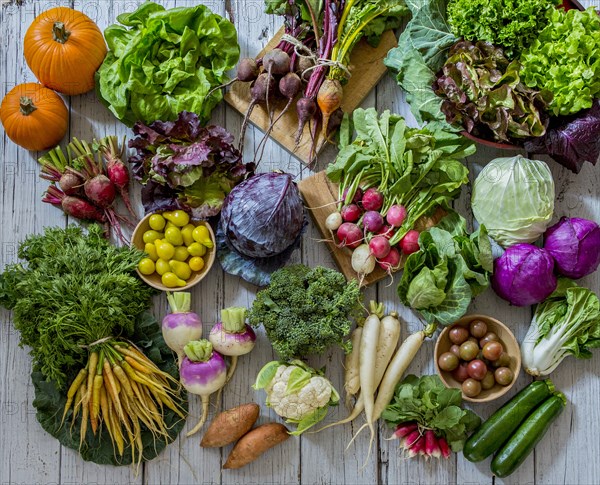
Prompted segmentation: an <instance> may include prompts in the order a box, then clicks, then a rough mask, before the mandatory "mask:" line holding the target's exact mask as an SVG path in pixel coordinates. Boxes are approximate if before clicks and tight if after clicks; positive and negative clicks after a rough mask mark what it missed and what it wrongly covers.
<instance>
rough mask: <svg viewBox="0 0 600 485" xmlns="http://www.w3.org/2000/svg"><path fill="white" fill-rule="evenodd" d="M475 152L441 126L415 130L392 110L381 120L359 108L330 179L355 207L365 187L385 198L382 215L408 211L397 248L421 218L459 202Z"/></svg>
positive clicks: (346, 127)
mask: <svg viewBox="0 0 600 485" xmlns="http://www.w3.org/2000/svg"><path fill="white" fill-rule="evenodd" d="M353 136H354V140H352V137H353ZM474 152H475V145H474V144H473V143H472V142H470V141H469V140H467V139H466V138H464V137H462V136H461V135H459V134H457V133H452V132H448V131H446V130H445V126H441V125H440V124H439V123H430V124H429V125H427V127H425V128H423V129H418V128H409V127H407V126H406V122H405V120H404V118H402V117H401V116H399V115H395V114H391V113H390V112H389V111H387V110H386V111H384V112H383V113H382V114H381V115H379V113H377V111H376V110H375V109H374V108H369V109H360V108H359V109H356V110H354V112H353V114H352V120H350V118H349V117H345V118H344V121H343V122H342V126H341V128H340V152H339V153H338V156H337V158H336V160H335V162H334V163H332V164H330V165H329V166H328V167H327V176H328V177H329V179H330V180H331V181H332V182H334V183H337V184H339V191H340V199H341V197H342V195H343V194H344V193H346V190H347V193H346V200H347V201H349V200H352V198H353V197H354V194H355V193H356V190H357V188H358V187H359V186H360V187H361V188H362V189H363V190H366V189H368V188H370V187H376V188H377V189H378V190H379V191H381V193H382V194H383V196H384V206H383V208H382V209H381V214H382V215H384V216H385V215H386V213H387V211H388V209H389V208H390V207H391V206H392V205H394V204H399V205H403V206H404V207H405V208H406V210H407V213H408V217H407V218H406V220H405V221H404V223H403V224H402V226H401V227H400V228H399V229H398V231H397V232H396V234H395V235H394V236H393V238H392V239H391V240H390V244H392V245H393V244H395V243H397V242H398V241H400V240H401V239H402V237H404V235H405V234H406V233H407V232H408V231H410V230H411V229H412V228H413V226H414V224H415V222H416V221H417V220H418V219H419V218H420V217H422V216H425V215H431V214H432V213H433V212H434V211H435V210H436V209H437V208H438V207H439V206H444V205H447V204H449V203H450V202H451V201H452V200H453V199H455V198H456V197H458V195H459V194H460V189H461V187H462V186H463V185H464V184H466V183H468V170H467V168H466V167H465V166H464V165H463V164H462V163H461V162H460V161H459V160H460V159H461V158H464V157H466V156H468V155H471V154H473V153H474Z"/></svg>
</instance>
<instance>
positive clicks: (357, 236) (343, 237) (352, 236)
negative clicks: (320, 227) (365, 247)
mask: <svg viewBox="0 0 600 485" xmlns="http://www.w3.org/2000/svg"><path fill="white" fill-rule="evenodd" d="M337 238H338V240H339V241H340V245H341V246H342V247H344V246H348V247H349V248H352V249H355V248H357V247H358V246H359V245H360V243H361V242H362V240H363V234H362V232H361V230H360V228H359V227H358V226H357V225H356V224H353V223H352V222H344V223H343V224H342V225H341V226H340V227H339V228H338V230H337Z"/></svg>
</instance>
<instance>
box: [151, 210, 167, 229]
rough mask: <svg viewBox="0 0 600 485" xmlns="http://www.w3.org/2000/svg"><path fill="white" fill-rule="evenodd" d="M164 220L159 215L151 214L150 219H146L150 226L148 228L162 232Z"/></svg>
mask: <svg viewBox="0 0 600 485" xmlns="http://www.w3.org/2000/svg"><path fill="white" fill-rule="evenodd" d="M166 223H167V221H165V218H164V217H163V216H161V215H160V214H152V215H151V216H150V219H148V224H150V228H151V229H154V230H155V231H162V230H163V229H164V228H165V224H166Z"/></svg>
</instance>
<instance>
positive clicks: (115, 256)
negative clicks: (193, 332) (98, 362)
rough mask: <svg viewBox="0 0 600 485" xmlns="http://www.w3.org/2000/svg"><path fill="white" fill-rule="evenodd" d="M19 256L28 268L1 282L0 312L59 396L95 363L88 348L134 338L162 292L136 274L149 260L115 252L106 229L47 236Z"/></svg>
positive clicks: (14, 268)
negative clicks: (7, 313) (9, 313)
mask: <svg viewBox="0 0 600 485" xmlns="http://www.w3.org/2000/svg"><path fill="white" fill-rule="evenodd" d="M18 256H19V258H20V259H23V260H25V261H26V264H13V265H9V266H8V267H7V268H6V269H5V272H4V273H3V274H2V275H0V304H1V305H2V306H5V307H6V308H9V309H11V310H13V316H14V325H15V328H16V329H17V330H19V332H20V333H21V342H20V345H22V346H24V345H27V346H29V347H31V351H30V354H31V356H32V357H33V362H34V366H35V368H36V369H39V371H40V372H41V373H42V374H43V375H44V377H46V378H47V379H49V380H50V381H53V382H54V383H55V384H56V386H57V387H58V388H59V389H63V388H64V386H65V384H66V383H67V373H68V372H69V369H71V368H72V367H74V366H77V365H79V366H82V365H83V363H84V361H85V360H86V359H87V355H88V351H87V348H84V347H83V346H87V345H89V344H91V343H93V342H95V341H97V340H99V339H102V338H105V337H108V336H113V337H117V336H119V335H124V336H128V335H131V334H132V333H133V331H134V325H135V321H136V319H137V318H138V317H139V315H141V314H142V313H143V312H145V311H146V310H148V308H149V307H150V304H151V301H150V298H151V296H152V294H153V293H154V290H153V289H152V288H150V287H149V286H147V285H146V284H145V283H144V282H143V281H141V280H140V279H139V278H138V276H137V274H136V267H137V264H138V262H139V261H140V260H141V259H142V258H143V257H144V253H142V252H141V251H138V250H137V249H134V248H128V247H121V248H117V247H115V246H113V245H111V244H110V243H109V242H108V241H107V240H106V239H105V238H104V235H103V230H102V227H100V226H99V225H96V224H93V225H90V226H89V229H88V234H84V231H83V229H82V228H81V227H76V226H69V227H67V228H66V229H60V228H46V229H45V231H44V234H43V235H32V236H29V237H28V238H27V239H25V241H24V242H23V243H22V244H21V246H20V247H19V252H18Z"/></svg>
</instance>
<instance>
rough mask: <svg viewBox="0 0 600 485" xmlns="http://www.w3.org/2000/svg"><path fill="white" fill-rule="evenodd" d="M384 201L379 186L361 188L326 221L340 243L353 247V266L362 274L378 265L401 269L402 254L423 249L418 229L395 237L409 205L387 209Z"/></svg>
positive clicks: (389, 269) (339, 244)
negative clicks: (420, 244)
mask: <svg viewBox="0 0 600 485" xmlns="http://www.w3.org/2000/svg"><path fill="white" fill-rule="evenodd" d="M345 198H346V197H345V195H344V199H345ZM384 202H385V201H384V197H383V194H382V193H381V192H380V191H379V190H377V189H376V188H369V189H367V190H366V191H364V192H363V191H362V190H361V189H360V188H359V189H357V190H356V193H355V195H354V197H353V199H352V200H351V201H349V202H346V203H345V204H344V205H342V206H341V208H340V210H339V211H338V212H334V213H332V214H330V215H329V216H328V217H327V220H326V221H325V225H326V227H327V229H329V230H330V231H331V233H332V234H334V235H335V239H336V243H337V244H338V246H340V247H348V248H350V249H352V250H353V253H352V267H353V269H354V270H355V271H356V272H357V273H358V274H359V275H361V276H364V275H367V274H370V273H372V272H373V271H374V269H375V267H376V265H379V267H380V268H382V269H383V270H385V271H387V272H388V273H390V274H391V273H392V272H393V271H395V270H397V269H398V267H399V265H400V258H401V255H402V254H404V255H406V256H408V255H409V254H412V253H414V252H416V251H418V250H419V232H418V231H416V230H410V231H408V232H407V233H406V234H405V235H404V236H403V237H402V238H401V239H399V240H397V239H398V238H397V237H395V235H396V232H397V230H398V228H400V227H401V226H402V224H403V223H404V221H405V220H406V218H407V215H408V214H407V211H406V208H405V207H404V206H402V205H392V206H390V207H389V208H388V209H387V210H385V211H384V207H386V204H385V203H384Z"/></svg>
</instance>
